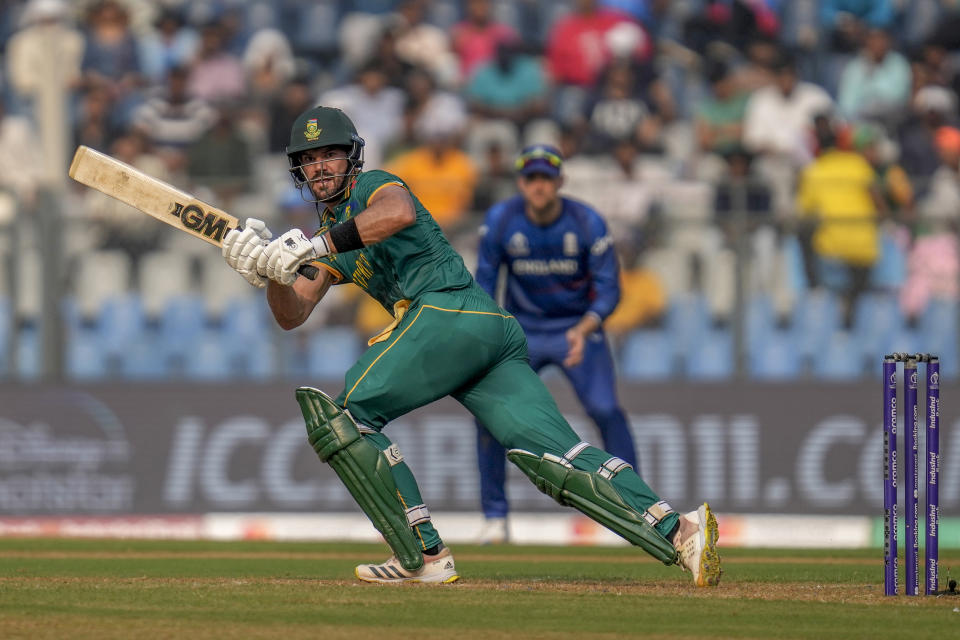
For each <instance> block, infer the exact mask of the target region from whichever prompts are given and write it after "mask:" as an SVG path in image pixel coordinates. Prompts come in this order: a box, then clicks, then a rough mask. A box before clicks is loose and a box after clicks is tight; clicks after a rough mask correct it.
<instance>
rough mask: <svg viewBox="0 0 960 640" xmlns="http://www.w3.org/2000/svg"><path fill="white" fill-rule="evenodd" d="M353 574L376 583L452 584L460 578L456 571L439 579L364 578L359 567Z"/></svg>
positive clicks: (362, 579) (358, 578) (359, 578)
mask: <svg viewBox="0 0 960 640" xmlns="http://www.w3.org/2000/svg"><path fill="white" fill-rule="evenodd" d="M353 575H355V576H357V580H361V581H363V582H373V583H376V584H404V583H420V584H452V583H454V582H456V581H457V580H459V579H460V575H459V574H456V573H455V574H453V575H452V576H448V577H446V578H443V579H440V580H438V579H430V578H428V579H426V580H424V579H422V578H375V577H372V576H371V577H369V578H366V577H364V576H361V575H360V569H359V568H357V569H354V570H353Z"/></svg>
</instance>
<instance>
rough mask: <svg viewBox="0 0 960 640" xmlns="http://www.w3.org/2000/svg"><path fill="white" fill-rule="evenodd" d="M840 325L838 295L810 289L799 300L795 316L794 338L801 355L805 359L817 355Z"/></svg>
mask: <svg viewBox="0 0 960 640" xmlns="http://www.w3.org/2000/svg"><path fill="white" fill-rule="evenodd" d="M840 325H841V318H840V301H839V299H838V297H837V295H836V294H835V293H833V292H830V291H826V290H818V291H808V292H807V293H806V295H805V296H804V297H803V299H801V300H800V301H798V304H797V306H796V309H795V311H794V317H793V330H794V338H795V339H796V341H797V345H798V347H799V349H800V354H801V356H802V357H803V358H805V359H811V358H814V357H816V356H817V355H818V354H819V353H821V352H822V351H823V348H824V346H825V344H826V343H827V341H828V340H829V339H830V336H831V334H832V333H833V332H834V331H835V330H837V329H839V328H840Z"/></svg>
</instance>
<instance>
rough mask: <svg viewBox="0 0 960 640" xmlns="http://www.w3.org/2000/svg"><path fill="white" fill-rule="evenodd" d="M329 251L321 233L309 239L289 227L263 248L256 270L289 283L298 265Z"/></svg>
mask: <svg viewBox="0 0 960 640" xmlns="http://www.w3.org/2000/svg"><path fill="white" fill-rule="evenodd" d="M329 253H330V248H329V247H328V246H327V242H326V240H324V238H323V236H322V235H319V236H316V237H315V238H313V239H312V240H311V239H310V238H308V237H307V236H305V235H304V234H303V231H300V229H291V230H290V231H287V232H286V233H285V234H283V235H282V236H280V237H279V238H277V239H276V240H274V241H273V242H271V243H270V244H268V245H267V246H266V247H265V248H264V249H263V251H262V252H261V253H260V256H259V258H258V259H257V271H259V272H260V273H262V274H264V275H266V276H267V277H268V278H270V279H271V280H273V281H275V282H279V283H280V284H284V285H291V284H293V283H294V282H295V281H296V279H297V269H299V268H300V265H302V264H303V263H304V262H309V261H310V260H315V259H317V258H322V257H323V256H325V255H328V254H329Z"/></svg>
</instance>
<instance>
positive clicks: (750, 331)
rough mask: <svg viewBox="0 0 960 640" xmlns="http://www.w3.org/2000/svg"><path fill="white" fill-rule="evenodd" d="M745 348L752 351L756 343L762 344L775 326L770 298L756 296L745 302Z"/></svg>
mask: <svg viewBox="0 0 960 640" xmlns="http://www.w3.org/2000/svg"><path fill="white" fill-rule="evenodd" d="M744 322H745V323H746V327H745V329H746V342H747V344H746V347H747V351H748V352H751V351H753V349H754V347H755V346H756V345H757V344H758V343H762V342H764V341H765V340H766V339H767V338H768V337H769V335H770V332H771V331H773V330H774V328H775V326H776V313H775V312H774V308H773V301H772V300H771V299H770V296H768V295H764V294H757V295H754V296H751V297H750V299H749V300H747V307H746V316H745V318H744Z"/></svg>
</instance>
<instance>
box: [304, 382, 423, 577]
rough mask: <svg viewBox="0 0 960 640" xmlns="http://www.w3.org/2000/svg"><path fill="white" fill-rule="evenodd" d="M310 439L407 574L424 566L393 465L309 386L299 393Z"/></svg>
mask: <svg viewBox="0 0 960 640" xmlns="http://www.w3.org/2000/svg"><path fill="white" fill-rule="evenodd" d="M297 403H298V404H299V405H300V410H301V411H302V412H303V419H304V420H305V421H306V424H307V438H308V439H309V441H310V445H311V446H312V447H313V450H314V451H316V453H317V455H318V456H319V457H320V460H322V461H323V462H326V463H328V464H329V465H330V466H331V467H332V468H333V470H334V471H335V472H336V473H337V476H339V477H340V480H342V481H343V484H345V485H346V487H347V489H348V490H349V491H350V495H352V496H353V499H354V500H356V501H357V504H359V505H360V508H361V509H363V512H364V513H365V514H367V517H368V518H370V521H371V522H373V526H374V527H376V528H377V531H379V532H380V533H381V534H383V537H384V539H385V540H386V541H387V544H388V545H390V548H391V549H393V552H394V553H395V554H396V556H397V560H399V561H400V564H401V565H403V568H404V569H406V570H407V571H417V570H418V569H420V568H421V567H422V566H423V554H422V553H421V551H420V546H419V544H417V540H416V538H415V537H414V535H413V530H412V529H411V528H410V524H409V523H408V522H407V515H406V513H405V511H404V509H403V505H402V504H401V503H400V498H399V493H398V492H397V485H396V484H395V483H394V481H393V476H392V475H391V473H390V464H389V463H388V462H387V459H386V457H385V456H384V455H383V453H382V452H381V451H380V450H379V449H378V448H377V447H375V446H373V445H372V444H370V443H369V442H367V441H366V440H365V439H364V437H363V436H362V435H361V434H360V430H359V429H357V425H356V423H355V422H354V421H353V418H351V417H350V415H349V414H347V413H346V412H345V411H344V410H343V409H341V408H340V407H339V406H337V404H336V403H335V402H334V401H333V399H332V398H330V396H328V395H327V394H325V393H323V392H322V391H319V390H317V389H312V388H310V387H300V388H299V389H297Z"/></svg>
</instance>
